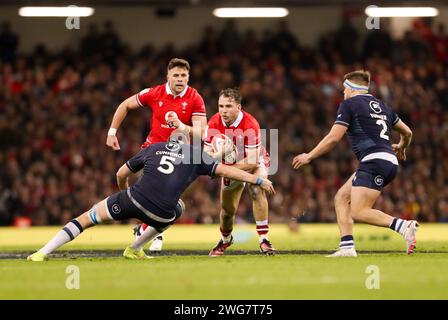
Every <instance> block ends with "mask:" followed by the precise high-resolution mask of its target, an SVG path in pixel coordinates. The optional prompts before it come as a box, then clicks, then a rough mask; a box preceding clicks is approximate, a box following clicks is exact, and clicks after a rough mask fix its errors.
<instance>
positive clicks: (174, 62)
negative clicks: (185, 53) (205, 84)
mask: <svg viewBox="0 0 448 320" xmlns="http://www.w3.org/2000/svg"><path fill="white" fill-rule="evenodd" d="M176 67H180V68H185V69H187V70H188V71H190V64H189V63H188V61H187V60H185V59H179V58H173V59H171V60H170V62H169V63H168V70H171V69H173V68H176Z"/></svg>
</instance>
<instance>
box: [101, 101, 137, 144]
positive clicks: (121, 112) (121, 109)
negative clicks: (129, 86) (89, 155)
mask: <svg viewBox="0 0 448 320" xmlns="http://www.w3.org/2000/svg"><path fill="white" fill-rule="evenodd" d="M139 107H140V106H139V104H138V102H137V97H136V95H133V96H131V97H129V98H127V99H126V100H124V101H123V102H122V103H120V105H119V106H118V108H117V110H115V114H114V117H113V118H112V123H111V125H110V129H109V132H108V133H107V139H106V145H107V146H109V147H111V148H112V149H113V150H120V144H119V143H118V139H117V136H116V133H117V130H118V128H120V125H121V123H122V122H123V120H124V118H126V115H127V114H128V111H129V110H132V109H137V108H139Z"/></svg>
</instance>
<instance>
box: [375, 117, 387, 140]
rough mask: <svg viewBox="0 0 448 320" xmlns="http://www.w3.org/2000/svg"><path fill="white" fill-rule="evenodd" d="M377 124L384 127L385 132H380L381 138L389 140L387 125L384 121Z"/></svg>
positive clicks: (378, 121)
mask: <svg viewBox="0 0 448 320" xmlns="http://www.w3.org/2000/svg"><path fill="white" fill-rule="evenodd" d="M376 124H377V125H379V126H382V127H383V130H381V132H380V138H383V139H386V140H389V136H388V135H387V134H386V132H387V124H386V121H384V120H377V121H376Z"/></svg>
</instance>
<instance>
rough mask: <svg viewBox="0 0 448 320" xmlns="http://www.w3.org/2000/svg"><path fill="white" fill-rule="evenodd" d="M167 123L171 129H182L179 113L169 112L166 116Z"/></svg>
mask: <svg viewBox="0 0 448 320" xmlns="http://www.w3.org/2000/svg"><path fill="white" fill-rule="evenodd" d="M165 121H166V123H167V124H168V126H169V127H170V128H176V129H177V128H179V127H182V124H183V123H182V121H180V120H179V117H178V116H177V113H176V112H174V111H169V112H167V113H166V114H165Z"/></svg>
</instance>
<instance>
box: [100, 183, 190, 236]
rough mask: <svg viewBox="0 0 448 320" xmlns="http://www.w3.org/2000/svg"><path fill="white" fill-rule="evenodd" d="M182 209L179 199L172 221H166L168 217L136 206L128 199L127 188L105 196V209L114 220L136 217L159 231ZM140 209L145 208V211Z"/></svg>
mask: <svg viewBox="0 0 448 320" xmlns="http://www.w3.org/2000/svg"><path fill="white" fill-rule="evenodd" d="M181 203H182V205H181ZM184 209H185V208H183V202H182V201H181V200H179V203H178V205H177V207H176V210H175V212H173V217H174V216H175V218H174V219H173V220H172V221H167V220H170V219H167V218H166V217H160V216H158V215H156V214H153V213H151V212H148V210H146V209H144V208H143V209H142V208H138V207H137V206H136V204H135V203H134V202H133V201H132V199H130V197H129V195H128V192H127V190H123V191H119V192H117V193H114V194H113V195H111V196H110V197H108V198H107V210H109V213H110V215H111V216H112V218H113V219H114V220H127V219H132V218H134V219H138V220H140V221H142V222H143V223H146V224H147V225H149V226H151V227H153V228H155V229H156V230H158V231H160V232H162V231H163V230H165V229H166V228H168V227H169V226H170V225H172V224H173V223H174V222H175V221H176V220H177V219H178V218H179V217H180V216H181V215H182V213H183V211H184ZM142 210H146V211H147V213H145V212H143V211H142ZM149 215H151V216H149Z"/></svg>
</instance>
